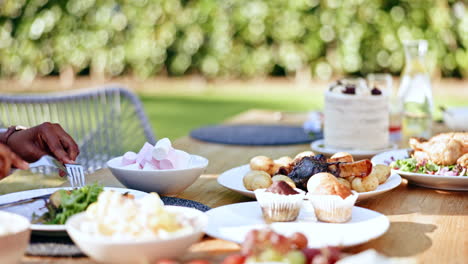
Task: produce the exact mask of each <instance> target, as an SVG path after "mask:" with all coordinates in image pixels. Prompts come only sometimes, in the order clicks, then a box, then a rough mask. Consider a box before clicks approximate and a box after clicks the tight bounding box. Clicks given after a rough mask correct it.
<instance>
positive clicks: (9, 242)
mask: <svg viewBox="0 0 468 264" xmlns="http://www.w3.org/2000/svg"><path fill="white" fill-rule="evenodd" d="M29 226H30V223H29V220H28V219H26V217H24V216H21V215H17V214H13V213H9V212H3V211H0V263H2V264H16V263H19V262H20V260H21V258H22V257H23V255H24V252H25V251H26V248H27V247H28V243H29V238H30V236H31V230H30V229H29ZM5 229H6V230H5ZM5 231H6V232H5Z"/></svg>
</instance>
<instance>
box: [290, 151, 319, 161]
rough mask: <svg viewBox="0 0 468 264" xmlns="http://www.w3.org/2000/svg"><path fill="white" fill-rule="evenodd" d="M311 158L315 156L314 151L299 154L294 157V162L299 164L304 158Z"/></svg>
mask: <svg viewBox="0 0 468 264" xmlns="http://www.w3.org/2000/svg"><path fill="white" fill-rule="evenodd" d="M311 156H315V153H314V152H312V151H303V152H301V153H299V154H297V155H296V157H294V160H293V162H294V163H297V162H299V161H300V160H301V159H302V158H303V157H311Z"/></svg>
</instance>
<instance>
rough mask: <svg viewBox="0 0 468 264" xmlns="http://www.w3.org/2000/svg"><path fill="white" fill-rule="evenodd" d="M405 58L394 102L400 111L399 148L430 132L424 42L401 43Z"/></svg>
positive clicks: (430, 101) (430, 115) (425, 42)
mask: <svg viewBox="0 0 468 264" xmlns="http://www.w3.org/2000/svg"><path fill="white" fill-rule="evenodd" d="M403 45H404V50H405V57H406V64H405V68H404V70H403V72H402V77H401V83H400V89H399V91H398V98H399V102H400V109H401V119H402V120H401V121H402V140H403V141H402V145H403V146H407V144H408V139H409V138H410V137H424V138H429V137H430V136H431V130H432V105H433V101H432V87H431V79H430V76H429V71H428V69H427V68H426V67H427V66H426V65H427V62H426V53H427V48H428V44H427V41H426V40H413V41H407V42H404V43H403Z"/></svg>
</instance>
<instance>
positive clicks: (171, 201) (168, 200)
mask: <svg viewBox="0 0 468 264" xmlns="http://www.w3.org/2000/svg"><path fill="white" fill-rule="evenodd" d="M161 200H162V201H163V202H164V204H165V205H177V206H183V207H190V208H195V209H198V210H200V211H202V212H206V211H208V210H210V209H211V208H210V207H208V206H206V205H204V204H202V203H199V202H195V201H192V200H187V199H182V198H177V197H167V196H163V197H161Z"/></svg>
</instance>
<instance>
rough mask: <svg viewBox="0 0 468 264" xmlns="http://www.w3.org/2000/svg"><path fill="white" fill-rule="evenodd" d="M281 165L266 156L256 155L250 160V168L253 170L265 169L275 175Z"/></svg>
mask: <svg viewBox="0 0 468 264" xmlns="http://www.w3.org/2000/svg"><path fill="white" fill-rule="evenodd" d="M279 167H280V166H278V165H276V164H275V162H274V161H273V160H272V159H271V158H269V157H266V156H256V157H253V158H252V159H251V160H250V169H251V170H253V171H264V172H266V173H268V174H270V175H273V174H274V173H276V171H278V169H279Z"/></svg>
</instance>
